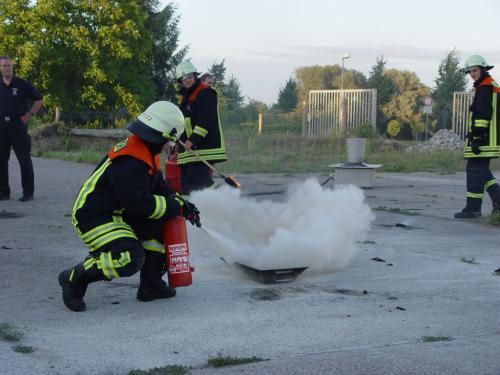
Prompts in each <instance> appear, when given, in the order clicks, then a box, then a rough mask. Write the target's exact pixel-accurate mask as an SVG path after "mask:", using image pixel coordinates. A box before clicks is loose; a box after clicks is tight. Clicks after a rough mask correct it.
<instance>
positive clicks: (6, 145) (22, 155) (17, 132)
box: [0, 120, 35, 196]
mask: <svg viewBox="0 0 500 375" xmlns="http://www.w3.org/2000/svg"><path fill="white" fill-rule="evenodd" d="M11 148H12V149H14V153H15V154H16V157H17V160H18V161H19V166H20V167H21V184H22V187H23V195H33V192H34V190H35V177H34V173H33V163H32V161H31V155H30V152H31V137H30V136H29V134H28V130H27V127H26V125H25V124H24V123H23V122H22V121H21V120H15V121H11V122H8V123H4V122H2V123H0V194H3V195H7V196H9V195H10V186H9V158H10V150H11Z"/></svg>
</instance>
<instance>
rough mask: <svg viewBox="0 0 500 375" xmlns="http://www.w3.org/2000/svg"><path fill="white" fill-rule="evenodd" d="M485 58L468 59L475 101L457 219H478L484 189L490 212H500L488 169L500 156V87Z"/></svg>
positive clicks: (497, 190)
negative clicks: (464, 199)
mask: <svg viewBox="0 0 500 375" xmlns="http://www.w3.org/2000/svg"><path fill="white" fill-rule="evenodd" d="M492 68H493V66H490V65H489V64H488V63H487V62H486V60H485V59H484V57H482V56H479V55H473V56H470V57H469V58H468V59H467V60H466V62H465V69H464V71H465V73H466V74H470V77H471V78H472V79H473V81H474V88H475V93H474V99H473V101H472V104H471V106H470V112H469V129H468V130H469V131H468V134H467V140H466V144H465V150H464V157H465V158H466V159H467V167H466V174H467V203H466V205H465V208H464V209H463V210H462V211H460V212H457V213H456V214H455V217H456V218H458V219H473V218H476V217H479V216H481V204H482V202H483V195H484V191H485V190H486V191H487V192H488V194H489V196H490V198H491V200H492V202H493V211H492V213H500V187H499V186H498V183H497V182H496V180H495V177H493V174H492V173H491V170H490V160H491V159H492V158H497V157H498V156H499V154H500V122H499V121H500V103H498V101H499V100H500V95H499V94H500V87H499V85H498V84H497V83H496V82H495V81H494V80H493V79H492V78H491V76H490V75H489V73H488V70H490V69H492Z"/></svg>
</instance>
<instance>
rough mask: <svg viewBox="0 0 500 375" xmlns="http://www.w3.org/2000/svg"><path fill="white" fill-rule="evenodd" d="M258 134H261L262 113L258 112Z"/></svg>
mask: <svg viewBox="0 0 500 375" xmlns="http://www.w3.org/2000/svg"><path fill="white" fill-rule="evenodd" d="M258 133H259V134H260V133H262V113H260V112H259V128H258Z"/></svg>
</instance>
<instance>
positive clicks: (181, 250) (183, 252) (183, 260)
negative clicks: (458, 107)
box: [168, 243, 191, 273]
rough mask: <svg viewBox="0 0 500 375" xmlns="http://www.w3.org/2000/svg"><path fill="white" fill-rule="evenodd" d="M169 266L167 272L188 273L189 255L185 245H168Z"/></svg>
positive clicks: (189, 269)
mask: <svg viewBox="0 0 500 375" xmlns="http://www.w3.org/2000/svg"><path fill="white" fill-rule="evenodd" d="M168 254H169V259H170V261H169V265H168V272H170V273H184V272H190V271H191V268H190V265H189V253H188V247H187V244H186V243H178V244H173V245H168Z"/></svg>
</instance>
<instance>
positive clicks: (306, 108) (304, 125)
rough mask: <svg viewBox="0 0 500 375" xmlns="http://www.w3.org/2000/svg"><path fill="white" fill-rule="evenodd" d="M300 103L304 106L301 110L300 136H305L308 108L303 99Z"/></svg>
mask: <svg viewBox="0 0 500 375" xmlns="http://www.w3.org/2000/svg"><path fill="white" fill-rule="evenodd" d="M302 105H303V106H304V108H303V110H302V136H303V137H305V136H306V135H307V116H308V109H309V108H308V106H307V102H306V101H305V100H304V101H303V102H302Z"/></svg>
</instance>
